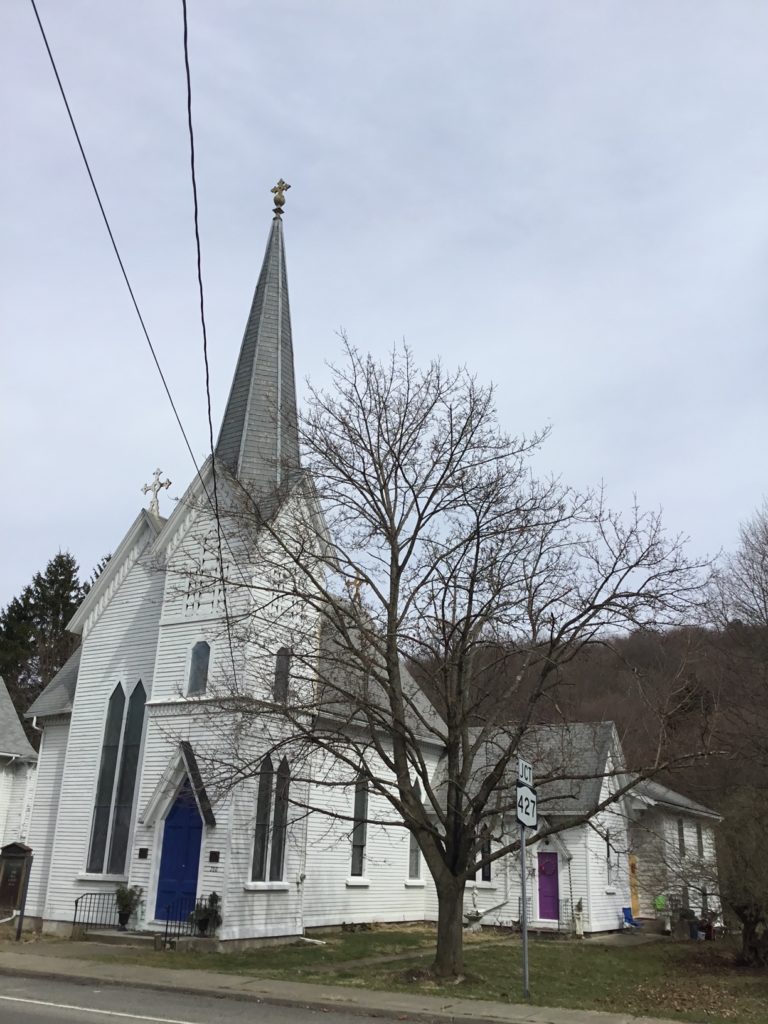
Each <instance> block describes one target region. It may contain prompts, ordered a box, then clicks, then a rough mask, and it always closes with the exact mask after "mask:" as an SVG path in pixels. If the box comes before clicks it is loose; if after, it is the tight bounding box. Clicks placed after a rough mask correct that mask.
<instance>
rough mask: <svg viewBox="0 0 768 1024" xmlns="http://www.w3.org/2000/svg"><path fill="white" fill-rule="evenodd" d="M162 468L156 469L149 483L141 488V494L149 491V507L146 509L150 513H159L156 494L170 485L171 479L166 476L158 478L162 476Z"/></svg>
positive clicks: (157, 514)
mask: <svg viewBox="0 0 768 1024" xmlns="http://www.w3.org/2000/svg"><path fill="white" fill-rule="evenodd" d="M162 473H163V471H162V469H156V470H155V472H154V474H153V479H152V483H151V484H144V486H143V487H142V488H141V491H142V494H149V493H150V492H151V494H152V498H151V500H150V502H149V508H148V509H147V511H148V512H150V513H151V514H152V515H155V516H159V515H160V502H159V501H158V495H159V493H160V491H162V490H163V489H164V488H165V489H166V490H167V489H168V488H169V487H170V486H171V481H170V480H168V478H167V477H166V479H165V480H162V481H161V480H160V477H161V476H162Z"/></svg>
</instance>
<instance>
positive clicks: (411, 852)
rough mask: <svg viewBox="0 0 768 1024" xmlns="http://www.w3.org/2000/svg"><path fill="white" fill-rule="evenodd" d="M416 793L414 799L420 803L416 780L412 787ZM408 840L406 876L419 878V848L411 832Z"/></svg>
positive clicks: (419, 792) (419, 788)
mask: <svg viewBox="0 0 768 1024" xmlns="http://www.w3.org/2000/svg"><path fill="white" fill-rule="evenodd" d="M413 789H414V792H415V794H416V799H417V800H418V801H419V803H421V786H420V785H419V783H418V780H417V781H416V785H415V786H414V787H413ZM409 836H410V840H409V846H408V877H409V878H411V879H416V878H421V849H420V848H419V844H418V841H417V839H416V836H415V835H414V834H413V832H410V833H409Z"/></svg>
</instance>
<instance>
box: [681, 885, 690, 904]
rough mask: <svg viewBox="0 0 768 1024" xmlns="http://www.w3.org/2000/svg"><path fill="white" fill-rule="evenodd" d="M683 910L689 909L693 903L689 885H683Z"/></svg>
mask: <svg viewBox="0 0 768 1024" xmlns="http://www.w3.org/2000/svg"><path fill="white" fill-rule="evenodd" d="M681 902H682V904H683V910H688V909H689V907H690V905H691V892H690V889H689V888H688V886H687V885H684V886H683V892H682V900H681Z"/></svg>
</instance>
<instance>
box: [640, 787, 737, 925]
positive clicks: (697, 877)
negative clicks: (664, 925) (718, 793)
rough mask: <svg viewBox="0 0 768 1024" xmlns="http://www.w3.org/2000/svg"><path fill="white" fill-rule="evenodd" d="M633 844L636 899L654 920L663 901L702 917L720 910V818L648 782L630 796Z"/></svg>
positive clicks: (696, 804)
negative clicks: (717, 831) (657, 905)
mask: <svg viewBox="0 0 768 1024" xmlns="http://www.w3.org/2000/svg"><path fill="white" fill-rule="evenodd" d="M630 805H631V821H632V824H631V829H630V843H631V848H632V858H631V865H632V870H633V875H634V876H635V877H634V880H633V894H632V895H633V899H634V902H635V905H636V906H637V908H638V913H639V914H641V915H642V916H653V915H654V913H655V903H656V900H657V899H658V898H659V897H663V898H664V900H665V901H666V902H667V903H668V904H669V905H670V906H671V907H679V908H686V909H688V908H690V909H691V910H693V911H694V912H695V913H696V914H698V915H699V916H700V917H706V915H707V913H709V912H718V911H719V910H720V896H719V891H718V884H717V851H716V847H715V829H716V827H717V825H718V824H719V823H720V822H721V821H722V818H721V816H720V815H719V814H718V813H717V812H716V811H713V810H711V809H710V808H708V807H705V806H704V805H703V804H700V803H697V802H696V801H695V800H691V799H689V798H688V797H686V796H683V795H682V794H680V793H676V792H674V791H673V790H671V789H669V788H668V787H667V786H664V785H662V784H661V783H659V782H655V781H652V780H650V779H646V780H644V781H642V782H640V783H639V784H638V785H637V787H636V788H635V789H634V790H633V791H632V794H631V798H630Z"/></svg>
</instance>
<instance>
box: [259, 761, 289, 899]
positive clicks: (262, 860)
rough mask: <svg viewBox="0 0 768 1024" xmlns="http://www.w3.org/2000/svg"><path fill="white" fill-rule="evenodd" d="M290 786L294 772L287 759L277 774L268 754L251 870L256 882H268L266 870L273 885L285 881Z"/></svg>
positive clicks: (262, 775)
mask: <svg viewBox="0 0 768 1024" xmlns="http://www.w3.org/2000/svg"><path fill="white" fill-rule="evenodd" d="M290 783H291V772H290V767H289V765H288V759H287V758H285V757H284V758H283V760H282V761H281V762H280V764H279V766H278V769H277V773H275V770H274V768H273V765H272V758H271V757H270V756H269V754H267V756H266V757H265V758H264V760H263V761H262V762H261V771H260V772H259V788H258V795H257V798H256V830H255V834H254V843H253V865H252V869H251V879H252V881H254V882H265V881H266V880H267V871H269V881H270V882H280V881H282V878H283V868H284V865H285V840H286V835H287V831H288V797H289V790H290ZM273 796H274V811H273Z"/></svg>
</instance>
